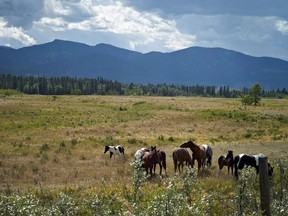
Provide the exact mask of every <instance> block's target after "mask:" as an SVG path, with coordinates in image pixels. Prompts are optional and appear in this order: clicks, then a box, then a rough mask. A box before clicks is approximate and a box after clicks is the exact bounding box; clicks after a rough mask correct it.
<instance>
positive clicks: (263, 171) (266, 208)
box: [259, 156, 271, 216]
mask: <svg viewBox="0 0 288 216" xmlns="http://www.w3.org/2000/svg"><path fill="white" fill-rule="evenodd" d="M259 177H260V195H261V210H262V212H263V213H262V214H263V215H265V216H271V212H270V187H269V176H268V160H267V157H266V156H261V157H259Z"/></svg>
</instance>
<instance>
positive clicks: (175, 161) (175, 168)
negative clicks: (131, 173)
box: [173, 158, 177, 174]
mask: <svg viewBox="0 0 288 216" xmlns="http://www.w3.org/2000/svg"><path fill="white" fill-rule="evenodd" d="M173 163H174V174H176V171H177V160H175V159H174V158H173Z"/></svg>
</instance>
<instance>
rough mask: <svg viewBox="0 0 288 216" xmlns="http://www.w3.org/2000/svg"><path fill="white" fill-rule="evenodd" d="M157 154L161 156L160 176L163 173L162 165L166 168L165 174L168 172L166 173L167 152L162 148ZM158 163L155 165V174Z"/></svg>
mask: <svg viewBox="0 0 288 216" xmlns="http://www.w3.org/2000/svg"><path fill="white" fill-rule="evenodd" d="M157 154H158V157H159V163H158V164H159V166H160V176H161V175H162V167H163V168H164V170H165V175H166V174H167V173H166V153H165V152H164V151H162V150H157ZM156 165H157V164H155V165H154V174H155V171H156Z"/></svg>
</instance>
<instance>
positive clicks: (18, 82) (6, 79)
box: [0, 74, 288, 98]
mask: <svg viewBox="0 0 288 216" xmlns="http://www.w3.org/2000/svg"><path fill="white" fill-rule="evenodd" d="M0 89H13V90H17V91H20V92H23V93H25V94H42V95H93V94H95V95H151V96H202V97H225V98H235V97H240V96H242V95H245V94H247V93H249V89H248V88H243V89H230V88H229V86H220V87H216V86H206V85H193V86H189V85H175V84H135V83H129V84H127V83H121V82H118V81H113V80H108V79H104V78H102V77H98V78H76V77H68V76H61V77H45V76H18V75H11V74H0ZM287 95H288V91H287V90H286V89H285V88H284V89H281V90H280V89H277V90H272V91H264V90H262V92H261V96H262V97H278V98H280V97H285V96H287Z"/></svg>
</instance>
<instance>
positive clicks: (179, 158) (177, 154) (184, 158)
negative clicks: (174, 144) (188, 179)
mask: <svg viewBox="0 0 288 216" xmlns="http://www.w3.org/2000/svg"><path fill="white" fill-rule="evenodd" d="M172 158H173V162H174V172H175V174H176V171H177V167H178V170H179V173H181V169H180V167H181V168H182V171H183V166H184V162H186V164H187V163H188V164H189V165H190V166H192V158H191V156H190V154H189V151H188V150H187V149H185V148H175V149H174V150H173V153H172Z"/></svg>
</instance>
